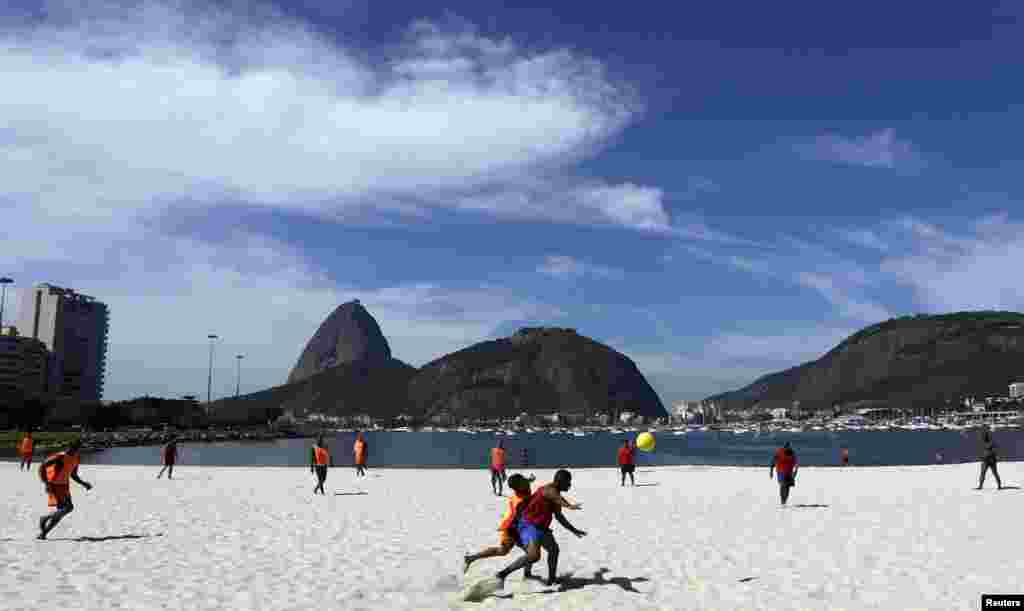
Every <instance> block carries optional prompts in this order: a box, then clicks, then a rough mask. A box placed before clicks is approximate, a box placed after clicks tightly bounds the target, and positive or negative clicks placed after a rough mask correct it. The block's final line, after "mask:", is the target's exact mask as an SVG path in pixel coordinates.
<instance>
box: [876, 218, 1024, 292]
mask: <svg viewBox="0 0 1024 611" xmlns="http://www.w3.org/2000/svg"><path fill="white" fill-rule="evenodd" d="M966 225H967V227H968V230H967V231H965V232H962V233H960V234H954V233H951V232H947V231H944V230H942V229H940V228H938V227H936V226H934V225H929V224H927V223H924V222H921V221H917V220H914V219H909V220H905V221H904V222H902V223H901V226H902V227H903V228H904V229H905V231H907V232H908V233H909V234H910V237H911V240H910V241H909V242H908V245H907V246H908V250H909V251H910V252H909V253H907V254H901V255H899V256H892V257H889V258H887V259H886V260H885V261H883V263H882V265H881V272H882V273H883V274H884V275H885V276H886V277H887V278H889V279H890V280H891V281H893V282H895V283H898V284H901V285H904V286H907V287H910V288H911V289H912V290H913V292H914V296H915V299H916V301H917V303H918V304H919V305H920V306H921V307H922V308H923V309H925V310H927V311H931V312H949V311H956V310H1018V311H1019V310H1024V289H1022V288H1021V285H1020V282H1019V274H1020V269H1021V266H1022V265H1024V224H1021V223H1014V222H1011V221H1009V220H1008V217H1007V216H1006V215H997V216H992V217H986V218H984V219H982V220H980V221H979V222H977V223H974V224H966Z"/></svg>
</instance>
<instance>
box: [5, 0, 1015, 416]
mask: <svg viewBox="0 0 1024 611" xmlns="http://www.w3.org/2000/svg"><path fill="white" fill-rule="evenodd" d="M550 4H551V3H536V4H535V5H533V6H531V5H530V4H529V3H517V6H516V7H507V6H503V5H502V4H500V3H494V2H485V1H479V0H478V1H474V2H450V3H446V4H443V5H442V4H438V5H432V6H431V7H424V6H421V5H417V4H415V3H397V2H394V3H393V2H386V1H380V0H378V1H375V2H372V3H369V2H355V1H354V2H319V1H314V0H304V1H302V2H290V3H287V4H285V3H281V4H277V5H275V4H262V5H255V4H253V3H242V2H235V3H221V4H217V5H212V4H209V3H198V2H195V3H182V2H177V3H156V2H133V3H106V2H84V3H67V4H61V3H45V4H43V5H39V4H34V3H21V2H17V3H14V5H12V7H8V8H7V9H6V12H5V13H3V14H2V16H0V72H2V73H3V74H5V94H4V95H3V96H0V117H2V123H0V151H2V154H0V175H2V176H3V177H4V178H3V181H0V211H2V213H3V216H4V223H2V224H0V240H2V241H0V272H2V273H3V274H5V275H8V276H11V277H12V278H15V280H16V281H17V283H18V286H21V287H26V286H30V285H31V284H34V283H36V282H42V281H47V282H52V283H56V284H60V285H66V286H72V287H74V288H77V289H78V290H80V291H82V292H85V293H87V294H92V295H94V296H96V297H97V298H99V299H101V300H104V301H106V302H107V303H108V304H109V305H110V307H111V325H112V327H111V347H110V353H109V368H108V371H109V374H108V380H107V388H106V398H107V399H123V398H128V397H131V396H136V395H140V394H145V393H149V394H154V395H163V396H180V395H182V394H188V393H193V394H202V391H203V389H204V385H205V382H206V363H207V361H206V358H207V345H206V342H205V338H206V335H207V334H208V333H217V334H218V335H220V336H221V340H220V341H219V343H218V345H217V347H216V364H215V367H216V372H215V383H214V394H216V395H223V394H229V393H231V392H233V390H234V383H235V379H234V358H233V357H234V355H235V354H244V355H245V359H244V361H243V363H244V365H243V369H242V387H243V390H256V389H259V388H264V387H267V386H270V385H274V384H278V383H281V382H283V381H284V379H285V377H286V376H287V373H288V370H289V369H290V367H291V366H292V365H293V364H294V362H295V360H296V359H297V358H298V355H299V353H300V352H301V350H302V347H303V345H304V343H305V341H306V339H307V338H308V337H309V336H310V335H311V334H312V333H313V331H315V329H316V327H317V325H318V324H319V323H320V321H321V320H322V319H323V318H324V317H325V316H326V315H327V314H328V313H329V312H330V311H331V310H332V309H333V308H334V307H335V306H336V305H337V304H339V303H341V302H343V301H347V300H349V299H352V298H359V299H361V300H362V301H363V303H364V304H366V305H367V307H368V308H369V309H370V311H371V312H372V313H373V314H374V315H375V316H376V317H377V319H378V320H379V322H380V323H381V326H382V328H383V330H384V333H385V335H386V336H387V337H388V339H389V341H390V342H391V345H392V349H393V351H394V353H395V355H396V356H397V357H398V358H401V359H403V360H406V361H407V362H410V363H411V364H413V365H417V366H418V365H422V364H424V363H426V362H428V361H430V360H432V359H434V358H437V357H438V356H441V355H443V354H445V353H447V352H450V351H452V350H455V349H458V348H460V347H463V346H466V345H469V344H471V343H474V342H477V341H482V340H484V339H489V338H493V337H499V336H502V335H506V334H509V333H511V332H513V331H514V330H515V329H516V328H518V327H519V326H523V325H537V324H550V325H558V326H570V327H575V328H577V329H578V330H579V332H580V333H583V334H584V335H588V336H590V337H593V338H595V339H598V340H599V341H603V342H606V343H608V344H610V345H612V346H613V347H615V348H616V349H618V350H620V351H622V352H624V353H625V354H627V355H629V356H630V357H632V358H633V359H634V360H635V361H636V362H637V364H638V365H639V366H640V368H641V370H642V371H643V372H644V373H645V374H646V375H647V376H648V378H649V379H650V380H651V382H652V383H653V384H654V386H655V388H656V389H657V390H658V392H659V393H660V394H661V396H662V399H663V400H664V401H666V402H667V403H674V402H675V401H678V400H681V399H697V398H701V397H704V396H707V395H709V394H712V393H715V392H719V391H723V390H727V389H731V388H736V387H739V386H742V385H745V384H746V383H749V382H750V381H752V380H753V379H754V378H756V377H757V376H759V375H762V374H764V373H769V372H771V371H775V370H778V369H781V368H784V367H788V366H791V365H795V364H798V363H800V362H803V361H806V360H809V359H812V358H815V357H817V356H819V355H820V354H822V353H823V352H825V351H826V350H828V349H829V348H830V347H831V346H833V345H834V344H835V343H836V342H838V341H840V340H841V339H842V338H844V337H845V336H846V335H848V334H850V333H852V332H853V331H856V330H857V329H859V328H861V327H863V326H866V325H868V324H871V323H874V322H878V321H880V320H884V319H885V318H888V317H891V316H898V315H904V314H909V313H917V312H943V311H949V310H958V309H1013V310H1020V309H1024V308H1022V305H1024V304H1022V302H1024V294H1022V292H1021V290H1020V288H1019V282H1018V280H1017V276H1018V273H1017V272H1018V268H1019V267H1020V264H1021V263H1022V262H1024V222H1022V221H1021V214H1020V213H1019V211H1018V206H1017V205H1016V202H1017V201H1018V200H1019V199H1021V196H1022V190H1024V183H1022V181H1021V179H1020V176H1024V164H1022V160H1021V157H1022V155H1021V153H1020V142H1022V141H1024V86H1022V84H1021V80H1020V78H1019V75H1020V73H1021V68H1022V67H1024V66H1022V63H1024V62H1022V60H1021V57H1024V53H1022V51H1024V48H1022V47H1024V43H1022V42H1020V41H1021V40H1024V36H1022V34H1024V31H1022V26H1024V24H1022V22H1021V18H1022V13H1024V10H1022V9H1021V8H1020V7H1019V6H1016V5H1014V4H1013V3H1010V2H1006V3H984V2H974V3H947V4H948V6H946V5H936V4H935V3H924V2H910V1H907V2H900V3H881V2H861V3H856V4H851V5H849V6H847V5H841V4H839V3H811V2H793V3H787V4H786V7H785V8H780V7H778V6H768V5H764V4H763V3H753V2H749V3H748V2H742V3H741V2H716V3H713V6H712V5H708V6H700V7H696V6H687V5H686V4H679V3H676V4H675V5H673V4H671V3H665V6H660V5H659V6H654V5H652V6H645V5H622V4H621V3H620V4H613V3H579V2H561V3H556V4H557V6H556V7H551V6H548V5H550ZM705 4H707V3H705ZM10 301H11V300H8V313H9V315H8V316H7V319H8V320H11V319H12V318H14V317H15V316H16V315H17V312H16V309H17V308H16V306H13V307H12V304H11V303H10ZM12 309H13V310H14V311H13V312H12Z"/></svg>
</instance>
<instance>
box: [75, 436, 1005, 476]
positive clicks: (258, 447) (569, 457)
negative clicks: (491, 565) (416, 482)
mask: <svg viewBox="0 0 1024 611" xmlns="http://www.w3.org/2000/svg"><path fill="white" fill-rule="evenodd" d="M364 435H365V437H366V439H367V442H368V444H369V450H370V451H369V457H368V460H367V463H368V466H369V468H374V467H392V468H394V467H403V468H405V467H408V468H412V467H418V468H467V469H478V468H486V467H487V464H488V461H489V455H490V454H489V451H490V448H492V447H494V445H495V444H496V442H497V441H498V440H501V441H502V442H503V443H504V446H505V449H506V451H507V457H508V467H509V470H510V471H515V470H520V469H522V468H530V469H545V468H546V469H553V468H558V467H603V466H615V464H616V451H617V450H618V448H619V447H620V446H621V445H622V442H623V441H624V440H626V439H633V438H635V436H636V433H622V434H614V433H590V434H587V435H585V436H583V437H576V436H573V435H567V434H550V433H519V434H516V435H511V436H506V435H495V434H493V433H490V434H489V433H476V434H468V433H460V432H443V433H442V432H367V433H364ZM656 437H657V446H656V447H655V449H654V451H652V452H637V464H638V465H639V466H643V465H734V466H764V467H767V466H768V464H769V462H770V461H771V458H772V455H773V452H774V450H775V449H776V448H777V447H779V446H781V445H782V444H783V443H785V442H787V441H789V442H791V443H792V445H793V449H794V450H795V451H796V453H797V456H798V457H799V460H800V464H802V465H805V466H835V465H837V464H838V462H839V451H840V448H843V447H846V448H848V449H849V451H850V464H851V466H886V465H929V464H936V463H937V462H939V461H938V460H937V459H936V453H937V452H941V454H942V460H941V462H943V463H959V462H973V461H977V460H978V456H979V440H978V433H977V432H975V431H885V432H882V431H851V432H841V433H832V432H824V431H823V432H806V433H761V434H756V435H755V434H753V433H741V434H736V433H731V432H694V433H686V434H684V435H673V434H672V433H671V432H664V433H658V434H656ZM993 437H994V439H995V442H996V444H997V445H998V446H999V456H1000V459H1002V460H1021V459H1024V431H1016V430H1013V431H995V432H994V433H993ZM354 439H355V437H354V434H353V433H337V434H334V435H333V436H327V438H326V441H327V445H328V447H329V448H330V450H331V454H332V458H333V460H334V461H335V464H336V466H344V465H350V464H351V463H352V442H353V441H354ZM311 444H312V440H311V439H280V440H275V441H267V442H253V441H246V442H218V443H182V444H180V445H179V457H180V458H179V464H181V465H210V466H253V467H271V466H272V467H286V466H296V467H302V466H308V465H309V450H310V447H311ZM523 448H526V449H527V452H528V454H527V464H525V465H524V464H522V458H521V452H522V449H523ZM159 457H160V448H159V447H154V446H148V447H121V448H111V449H109V450H104V451H101V452H98V453H95V454H89V455H86V456H83V463H86V464H88V463H92V464H113V465H144V464H151V465H157V464H159Z"/></svg>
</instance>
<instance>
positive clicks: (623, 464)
mask: <svg viewBox="0 0 1024 611" xmlns="http://www.w3.org/2000/svg"><path fill="white" fill-rule="evenodd" d="M619 471H621V475H622V484H621V485H622V486H625V485H626V476H627V475H629V484H630V485H631V486H636V480H634V479H633V472H634V471H636V459H635V449H634V448H633V447H631V446H630V445H629V440H628V439H627V440H626V441H623V442H622V447H621V448H619Z"/></svg>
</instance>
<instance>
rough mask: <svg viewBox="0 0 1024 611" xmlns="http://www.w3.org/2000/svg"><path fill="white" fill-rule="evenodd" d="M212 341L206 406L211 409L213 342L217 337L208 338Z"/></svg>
mask: <svg viewBox="0 0 1024 611" xmlns="http://www.w3.org/2000/svg"><path fill="white" fill-rule="evenodd" d="M206 338H207V339H208V340H210V372H209V374H208V375H207V377H206V404H207V408H209V404H210V399H211V397H212V395H213V342H214V340H216V339H217V336H216V335H214V334H213V333H211V334H209V335H207V336H206Z"/></svg>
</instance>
